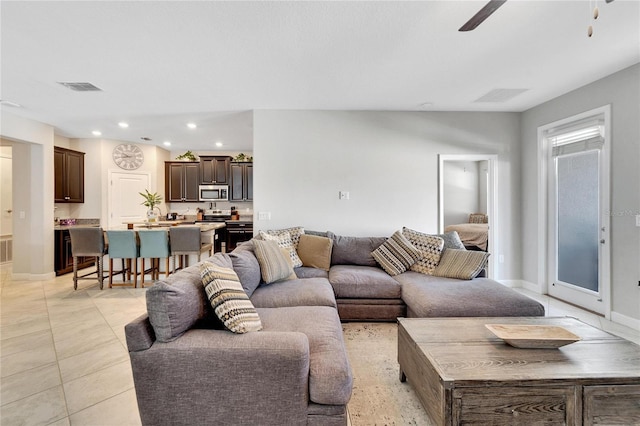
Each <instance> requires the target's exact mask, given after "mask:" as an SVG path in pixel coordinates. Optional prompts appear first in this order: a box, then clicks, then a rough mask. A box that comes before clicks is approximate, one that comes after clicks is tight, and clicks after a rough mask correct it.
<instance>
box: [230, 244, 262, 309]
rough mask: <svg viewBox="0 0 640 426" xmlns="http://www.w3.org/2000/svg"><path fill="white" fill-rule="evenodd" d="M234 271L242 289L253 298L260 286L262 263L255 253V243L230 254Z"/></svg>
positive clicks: (241, 246)
mask: <svg viewBox="0 0 640 426" xmlns="http://www.w3.org/2000/svg"><path fill="white" fill-rule="evenodd" d="M229 257H230V258H231V262H232V263H233V270H234V271H235V272H236V274H238V278H240V283H241V284H242V288H243V289H244V291H245V292H246V293H247V296H249V297H251V295H252V294H253V292H254V291H255V290H256V288H258V286H259V285H260V279H261V276H260V263H259V262H258V258H257V257H256V255H255V253H254V252H253V242H251V244H243V245H240V246H238V247H236V248H235V250H233V251H232V252H231V253H229Z"/></svg>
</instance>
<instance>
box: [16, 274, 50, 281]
mask: <svg viewBox="0 0 640 426" xmlns="http://www.w3.org/2000/svg"><path fill="white" fill-rule="evenodd" d="M55 277H56V273H55V272H49V273H46V274H25V273H13V274H11V279H12V280H13V281H46V280H52V279H54V278H55Z"/></svg>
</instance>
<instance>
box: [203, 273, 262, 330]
mask: <svg viewBox="0 0 640 426" xmlns="http://www.w3.org/2000/svg"><path fill="white" fill-rule="evenodd" d="M200 276H201V277H202V285H203V286H204V290H205V293H206V294H207V298H208V299H209V303H211V307H212V308H213V310H214V312H215V313H216V315H217V316H218V318H220V321H222V323H223V324H224V326H225V327H226V328H227V329H228V330H229V331H232V332H234V333H248V332H250V331H259V330H262V322H261V321H260V317H259V316H258V312H257V311H256V308H255V307H254V306H253V303H251V301H250V300H249V297H248V296H247V293H245V291H244V289H243V288H242V284H240V279H239V278H238V275H236V273H235V272H234V270H233V269H231V268H225V267H221V266H216V265H214V264H213V263H211V262H206V261H205V262H202V263H201V264H200Z"/></svg>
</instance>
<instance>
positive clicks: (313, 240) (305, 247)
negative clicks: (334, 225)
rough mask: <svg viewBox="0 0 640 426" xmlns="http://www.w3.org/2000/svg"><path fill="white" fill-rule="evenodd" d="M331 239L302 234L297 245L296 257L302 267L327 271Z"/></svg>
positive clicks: (329, 261)
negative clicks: (298, 258)
mask: <svg viewBox="0 0 640 426" xmlns="http://www.w3.org/2000/svg"><path fill="white" fill-rule="evenodd" d="M332 248H333V240H331V238H326V237H320V236H316V235H307V234H302V235H301V236H300V242H299V243H298V256H300V260H302V265H303V266H309V267H311V268H318V269H323V270H325V271H328V270H329V268H330V267H331V249H332Z"/></svg>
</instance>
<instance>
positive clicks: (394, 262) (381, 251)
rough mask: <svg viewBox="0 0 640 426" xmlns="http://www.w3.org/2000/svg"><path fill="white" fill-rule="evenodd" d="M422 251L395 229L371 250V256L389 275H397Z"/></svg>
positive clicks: (418, 256) (414, 261)
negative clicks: (378, 245)
mask: <svg viewBox="0 0 640 426" xmlns="http://www.w3.org/2000/svg"><path fill="white" fill-rule="evenodd" d="M421 254H422V253H421V252H420V250H418V249H417V248H415V247H414V246H413V244H411V242H410V241H409V240H408V239H407V238H406V237H404V236H403V235H402V232H400V231H396V232H394V233H393V235H391V237H390V238H389V239H387V241H385V242H384V243H382V244H381V245H380V247H378V248H377V249H375V250H374V251H372V252H371V256H373V258H374V259H375V260H376V262H378V263H379V264H380V266H381V267H382V269H384V270H385V271H386V272H387V274H389V275H398V274H401V273H403V272H404V271H406V270H407V269H408V268H409V267H410V266H411V265H413V264H414V263H416V260H418V258H420V255H421Z"/></svg>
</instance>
